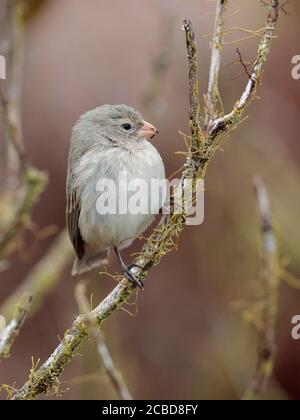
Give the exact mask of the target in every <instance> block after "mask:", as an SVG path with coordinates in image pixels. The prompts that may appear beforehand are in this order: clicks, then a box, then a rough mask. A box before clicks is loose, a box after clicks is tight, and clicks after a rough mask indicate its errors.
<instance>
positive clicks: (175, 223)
mask: <svg viewBox="0 0 300 420" xmlns="http://www.w3.org/2000/svg"><path fill="white" fill-rule="evenodd" d="M274 8H275V10H277V12H278V1H276V0H273V1H272V5H271V6H270V9H269V13H268V21H269V20H271V18H270V16H273V15H274V22H273V27H272V30H270V29H269V27H267V28H266V30H265V35H264V37H263V38H264V39H265V42H262V44H261V46H260V50H261V49H262V46H263V45H265V46H267V50H268V51H267V52H269V49H270V44H271V38H272V33H273V30H274V28H275V24H276V21H277V17H278V13H277V14H274V13H273V9H274ZM272 19H273V18H272ZM183 29H184V31H185V33H186V42H187V50H188V67H189V72H188V77H189V96H190V131H191V146H190V150H189V154H188V157H187V161H186V164H185V168H184V171H183V174H182V182H181V185H180V187H178V188H176V189H175V193H174V195H175V197H176V195H179V194H180V195H182V186H183V187H184V186H185V181H186V180H196V179H197V178H198V177H202V178H204V176H205V175H206V169H207V165H208V163H209V162H210V160H211V159H212V157H213V155H214V152H215V150H216V144H215V143H216V138H217V135H218V133H219V131H220V130H221V125H220V124H219V123H218V124H216V126H215V128H214V129H213V130H211V131H209V132H206V133H205V136H203V134H202V133H201V130H200V126H199V92H198V80H197V77H196V75H197V66H196V56H197V46H196V43H195V36H194V33H193V30H192V25H191V22H190V21H184V23H183ZM265 57H266V54H264V60H263V61H261V60H259V62H261V63H263V62H264V61H265ZM257 66H258V64H257ZM257 66H256V67H257ZM259 68H260V71H259V73H260V72H261V69H262V65H261V66H259ZM255 85H256V83H255ZM243 97H244V95H243ZM227 119H228V118H227ZM237 120H238V119H237V118H235V121H237ZM229 125H230V124H227V125H224V124H222V129H225V128H226V129H229ZM184 223H185V214H184V213H183V212H181V213H175V214H171V215H167V216H166V217H165V218H164V220H163V223H160V224H159V225H158V227H157V228H156V229H154V231H153V233H152V234H151V236H150V238H148V240H147V242H146V243H145V245H144V246H143V248H142V251H141V253H140V255H139V256H138V257H137V258H136V259H135V264H136V265H137V266H139V267H140V268H136V271H135V274H136V275H137V276H138V277H139V279H140V280H144V279H145V278H146V277H147V275H148V273H149V271H150V269H151V268H152V267H153V266H155V265H157V264H158V263H159V262H160V260H161V258H162V257H163V256H164V255H166V254H167V253H168V252H170V251H171V250H173V249H174V246H175V244H176V242H177V240H178V237H179V235H180V233H181V232H182V230H183V227H184ZM134 290H135V287H134V286H133V285H132V283H130V282H129V281H128V280H127V279H125V278H123V277H120V282H119V284H118V285H117V286H116V287H115V288H114V289H113V290H112V292H110V293H109V295H108V296H107V297H105V298H104V300H103V301H102V302H101V303H100V304H99V305H98V306H97V307H96V308H95V309H94V310H93V311H92V312H91V315H90V316H91V317H92V319H93V320H94V322H96V323H97V325H98V327H100V326H101V324H102V323H103V321H104V320H106V319H107V318H109V317H110V315H111V314H112V313H114V312H115V311H116V310H118V309H119V308H120V307H121V306H122V305H123V304H124V303H125V302H126V300H127V298H128V297H129V296H130V295H131V294H132V292H133V291H134ZM87 338H88V329H87V327H86V325H85V323H84V319H83V317H82V316H78V317H77V318H76V319H75V321H74V322H73V325H72V327H71V328H70V329H69V330H68V331H67V332H66V333H65V336H64V338H63V340H62V341H61V343H60V344H59V345H58V347H57V348H56V349H55V350H54V352H53V353H52V354H51V355H50V357H49V358H48V360H47V361H46V362H45V363H44V364H43V365H42V366H41V367H40V368H39V369H38V370H37V371H36V372H31V374H30V377H29V379H28V381H27V382H26V383H25V384H24V385H23V387H22V388H21V389H20V390H19V391H16V392H15V393H14V395H13V396H12V399H14V400H26V399H34V398H36V397H38V396H39V395H41V394H46V393H47V392H49V391H51V389H53V388H56V387H57V386H58V384H59V376H60V374H61V373H62V371H63V370H64V369H65V367H66V366H67V364H68V363H69V362H70V361H71V360H72V357H73V356H74V355H75V354H76V352H77V350H78V348H79V346H80V345H81V344H82V343H84V342H85V341H86V340H87Z"/></svg>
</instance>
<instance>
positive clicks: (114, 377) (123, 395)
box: [76, 283, 133, 400]
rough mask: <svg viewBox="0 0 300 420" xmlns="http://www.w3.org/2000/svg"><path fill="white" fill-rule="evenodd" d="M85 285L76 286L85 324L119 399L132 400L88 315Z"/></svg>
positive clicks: (102, 339)
mask: <svg viewBox="0 0 300 420" xmlns="http://www.w3.org/2000/svg"><path fill="white" fill-rule="evenodd" d="M85 293H86V287H85V285H84V284H82V283H79V284H78V286H77V287H76V299H77V302H78V306H79V310H80V312H81V313H82V314H84V316H85V324H86V326H87V327H88V329H89V334H90V336H91V337H92V339H93V340H94V342H95V344H96V347H97V350H98V353H99V356H100V359H101V360H102V362H103V366H104V369H105V372H106V374H107V376H108V378H109V380H110V382H111V384H112V386H113V387H114V389H115V390H116V392H117V394H118V395H119V397H120V399H121V400H133V398H132V396H131V394H130V392H129V390H128V387H127V385H126V383H125V381H124V378H123V376H122V374H121V373H120V372H119V371H118V370H117V368H116V367H115V364H114V362H113V359H112V357H111V355H110V352H109V350H108V347H107V345H106V343H105V339H104V337H103V334H102V333H101V331H99V330H98V329H97V324H96V323H95V322H94V320H93V319H92V318H91V316H90V311H91V309H90V305H89V302H88V300H87V298H86V294H85Z"/></svg>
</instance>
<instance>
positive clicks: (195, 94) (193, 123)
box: [182, 20, 201, 150]
mask: <svg viewBox="0 0 300 420" xmlns="http://www.w3.org/2000/svg"><path fill="white" fill-rule="evenodd" d="M182 28H183V30H184V31H185V38H186V49H187V53H188V56H187V58H188V78H189V98H190V124H189V125H190V131H191V138H192V147H193V149H194V150H197V149H198V147H199V142H200V137H201V136H200V131H201V130H200V126H199V115H200V100H199V86H198V74H197V73H198V71H197V44H196V41H195V33H194V31H193V27H192V22H191V21H190V20H184V21H183V27H182Z"/></svg>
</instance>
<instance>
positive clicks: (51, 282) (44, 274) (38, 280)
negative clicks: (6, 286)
mask: <svg viewBox="0 0 300 420" xmlns="http://www.w3.org/2000/svg"><path fill="white" fill-rule="evenodd" d="M73 258H74V250H73V247H72V246H71V244H70V239H69V235H68V233H67V231H66V229H64V230H63V231H62V232H61V233H60V234H59V235H58V237H57V238H56V239H55V240H54V241H53V244H52V246H51V247H50V249H49V250H48V251H47V253H46V255H45V256H44V257H43V258H42V259H41V260H40V261H39V263H38V264H37V265H36V266H34V267H33V269H32V270H31V271H30V273H29V274H28V275H27V277H26V278H25V280H24V281H23V282H22V284H21V285H20V286H19V287H18V288H17V289H16V290H15V291H14V292H13V294H12V295H11V296H9V297H8V298H7V299H6V300H5V302H4V303H3V304H2V305H1V307H0V313H1V314H3V315H4V316H5V317H6V319H9V318H10V317H11V316H12V311H13V308H14V307H15V305H16V304H17V302H18V301H19V300H20V298H21V296H22V295H23V294H24V292H28V293H30V294H31V295H32V297H33V299H32V305H31V307H30V314H29V315H32V314H34V313H35V311H37V310H38V308H39V307H40V306H41V304H42V303H43V301H44V299H45V297H46V296H47V295H48V294H49V291H51V290H53V289H54V287H55V286H56V284H57V282H58V281H59V279H60V277H61V275H62V273H63V272H64V270H65V269H66V268H67V267H68V266H69V264H71V262H72V259H73Z"/></svg>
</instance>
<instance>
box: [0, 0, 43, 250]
mask: <svg viewBox="0 0 300 420" xmlns="http://www.w3.org/2000/svg"><path fill="white" fill-rule="evenodd" d="M7 4H8V8H9V10H8V15H9V19H10V26H11V32H12V35H11V37H12V40H11V68H12V71H11V73H12V77H11V81H10V82H9V81H6V82H4V81H0V114H1V117H2V119H3V123H4V127H5V134H6V137H7V140H8V142H9V144H10V145H11V146H12V149H13V151H14V152H15V155H16V157H17V159H18V162H19V166H20V171H21V183H22V186H21V188H20V190H19V192H18V193H19V196H18V197H17V199H16V197H15V198H14V203H13V204H12V205H11V207H12V209H13V208H17V210H16V211H13V210H12V214H13V217H12V218H11V222H10V223H9V224H8V226H6V227H5V230H4V232H2V233H1V235H0V258H3V257H5V256H6V255H7V253H8V252H9V251H10V247H11V244H12V243H13V242H14V240H15V239H16V237H17V235H18V233H19V232H20V231H21V230H22V229H23V228H25V227H26V224H27V222H28V220H29V212H30V210H31V207H32V206H33V205H34V204H35V202H36V201H37V199H38V198H39V196H40V194H41V193H42V192H43V190H44V189H45V187H46V184H47V176H46V175H45V174H44V173H43V172H40V171H38V170H37V169H35V168H32V167H30V166H29V165H28V162H27V159H26V154H25V151H24V148H23V136H22V128H21V118H20V94H21V72H20V69H21V68H22V45H23V22H22V19H21V15H20V13H21V11H22V8H23V7H24V5H23V4H22V2H20V1H19V0H13V1H9V2H8V3H7ZM16 200H17V201H18V202H17V204H16Z"/></svg>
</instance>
